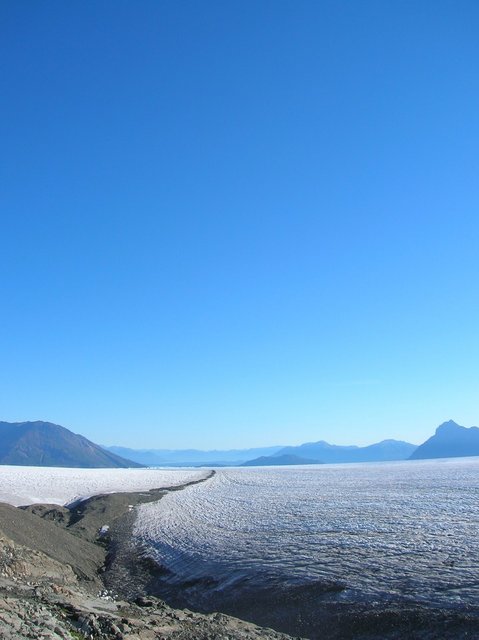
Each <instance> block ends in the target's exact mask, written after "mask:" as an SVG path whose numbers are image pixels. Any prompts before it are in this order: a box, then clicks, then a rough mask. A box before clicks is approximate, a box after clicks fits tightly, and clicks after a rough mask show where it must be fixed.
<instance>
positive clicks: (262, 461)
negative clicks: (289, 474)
mask: <svg viewBox="0 0 479 640" xmlns="http://www.w3.org/2000/svg"><path fill="white" fill-rule="evenodd" d="M294 464H319V463H318V460H308V458H301V457H300V456H295V455H293V454H291V453H285V454H283V455H282V456H279V455H277V456H260V457H259V458H255V459H254V460H248V462H243V464H242V465H241V466H242V467H277V466H285V465H294Z"/></svg>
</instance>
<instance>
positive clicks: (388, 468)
mask: <svg viewBox="0 0 479 640" xmlns="http://www.w3.org/2000/svg"><path fill="white" fill-rule="evenodd" d="M478 531H479V457H476V458H455V459H449V460H427V461H410V462H392V463H375V464H367V463H364V464H349V465H339V464H338V465H321V466H314V465H311V466H308V467H295V468H294V467H282V468H278V467H276V468H271V467H270V468H262V469H260V468H256V469H255V468H249V469H246V468H245V469H222V470H218V471H217V473H216V475H215V476H214V477H213V478H211V479H210V480H208V481H207V482H203V483H201V484H197V485H194V486H191V487H188V488H185V490H184V491H176V492H172V493H169V494H168V495H166V496H165V497H164V498H163V499H162V500H160V501H159V502H154V503H150V504H145V505H142V506H141V507H140V508H139V510H138V519H137V521H136V525H135V534H136V536H137V537H138V538H139V539H140V540H141V541H142V542H143V543H144V544H145V545H146V547H147V548H149V551H150V554H151V556H152V557H153V558H154V559H156V560H157V561H158V562H159V563H160V564H162V565H163V566H165V567H166V568H167V569H170V570H171V571H172V572H173V575H172V578H171V579H172V580H173V579H174V578H173V576H176V578H175V579H176V580H177V581H181V580H187V581H193V580H197V579H200V578H202V577H205V576H211V577H213V578H214V579H215V582H214V583H212V584H214V585H215V586H214V588H215V589H216V588H218V585H222V586H223V587H225V586H227V585H229V584H231V583H232V581H233V580H237V582H238V583H239V584H243V582H244V579H245V578H246V579H248V580H250V581H254V583H258V584H265V583H266V582H267V584H271V583H272V582H271V581H275V580H276V581H278V582H279V583H280V584H282V585H284V584H286V583H288V584H306V583H311V582H314V581H316V580H318V581H328V580H329V581H333V582H335V583H339V584H342V585H344V587H345V590H344V591H342V593H341V598H343V599H344V598H347V597H352V596H353V594H356V595H354V597H356V596H357V594H361V597H365V598H367V599H370V598H372V599H374V598H378V597H383V596H384V597H389V596H392V595H394V596H396V597H401V598H407V599H408V598H412V599H413V600H421V601H428V602H434V603H441V604H442V605H444V604H446V605H448V606H449V605H456V606H457V605H460V606H462V605H466V604H474V603H475V604H478V603H479V536H478ZM212 588H213V587H212Z"/></svg>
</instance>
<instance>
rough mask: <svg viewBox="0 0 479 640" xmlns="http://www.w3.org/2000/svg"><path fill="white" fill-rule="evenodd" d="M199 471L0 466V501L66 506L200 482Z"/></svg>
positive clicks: (204, 473)
mask: <svg viewBox="0 0 479 640" xmlns="http://www.w3.org/2000/svg"><path fill="white" fill-rule="evenodd" d="M207 475H208V471H203V470H200V471H198V470H191V469H189V470H176V469H171V470H170V469H70V468H57V467H54V468H52V467H20V466H3V465H0V502H8V503H10V504H13V505H15V506H19V505H25V504H33V503H36V502H46V503H52V504H68V503H69V502H73V501H75V500H79V499H81V498H87V497H89V496H93V495H97V494H99V493H112V492H115V491H143V490H147V489H160V488H163V487H172V486H178V485H181V484H185V483H187V482H190V481H192V480H200V479H201V478H204V477H206V476H207Z"/></svg>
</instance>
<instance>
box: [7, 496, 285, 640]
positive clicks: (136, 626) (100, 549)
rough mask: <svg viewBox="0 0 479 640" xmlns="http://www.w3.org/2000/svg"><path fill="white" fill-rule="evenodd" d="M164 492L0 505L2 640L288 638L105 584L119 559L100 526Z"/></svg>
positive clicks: (115, 523) (114, 524)
mask: <svg viewBox="0 0 479 640" xmlns="http://www.w3.org/2000/svg"><path fill="white" fill-rule="evenodd" d="M161 495H162V492H161V491H148V492H144V493H134V494H110V495H106V496H97V497H95V498H91V499H89V500H87V501H85V502H82V503H81V504H80V505H77V506H76V507H74V508H72V509H71V510H68V509H66V508H64V507H58V506H56V505H32V506H30V507H26V508H16V507H12V506H10V505H7V504H0V637H1V638H2V640H3V639H5V640H23V639H27V638H29V639H33V638H35V639H37V638H44V639H45V640H59V639H63V640H65V639H71V638H76V639H78V638H91V639H100V638H114V639H115V640H121V639H123V638H124V639H131V640H133V639H141V640H158V639H160V638H165V639H169V638H172V639H178V640H193V639H195V640H202V639H204V640H207V639H208V640H214V639H217V640H223V639H224V640H226V639H230V640H236V639H238V640H239V639H245V640H246V639H258V638H266V639H267V638H271V639H276V640H281V639H283V640H284V639H286V638H288V636H286V635H284V634H281V633H278V632H275V631H272V630H269V629H263V628H260V627H258V626H256V625H254V624H249V623H247V622H243V621H241V620H238V619H236V618H232V617H229V616H226V615H223V614H219V613H214V614H210V615H204V614H199V613H193V612H191V611H188V610H175V609H172V608H171V607H168V606H167V605H166V604H165V603H164V602H163V601H161V600H159V599H157V598H153V597H148V598H146V597H139V598H137V599H136V600H135V602H127V601H125V600H117V599H116V598H115V594H113V593H111V592H109V591H107V590H106V589H105V586H104V582H103V580H102V576H103V575H107V574H108V573H109V570H110V568H111V567H112V566H116V565H117V564H118V559H116V558H115V557H114V554H112V553H110V552H109V549H110V547H111V546H112V545H111V544H110V543H111V541H110V540H109V537H110V532H107V533H106V534H100V530H101V527H102V526H103V525H105V524H108V525H109V526H110V527H111V529H112V530H115V528H118V523H119V522H120V521H121V519H122V518H123V517H124V516H125V515H127V514H128V513H129V512H130V511H131V510H132V508H133V506H134V505H136V504H139V503H142V502H147V501H152V500H157V499H159V498H160V497H161ZM120 529H121V527H120ZM115 570H116V571H117V570H118V568H117V567H116V569H115Z"/></svg>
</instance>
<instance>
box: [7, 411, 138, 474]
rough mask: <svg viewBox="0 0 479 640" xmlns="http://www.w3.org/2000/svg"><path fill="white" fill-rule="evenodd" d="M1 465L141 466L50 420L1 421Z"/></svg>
mask: <svg viewBox="0 0 479 640" xmlns="http://www.w3.org/2000/svg"><path fill="white" fill-rule="evenodd" d="M0 464H13V465H26V466H41V467H89V468H110V467H115V468H125V467H141V466H142V465H141V464H138V463H137V462H134V461H132V460H126V459H125V458H122V457H120V456H117V455H116V454H114V453H112V452H111V451H106V450H105V449H103V448H102V447H100V446H98V445H97V444H94V443H93V442H90V440H87V439H86V438H84V437H83V436H80V435H76V434H75V433H72V432H71V431H69V430H68V429H65V428H64V427H61V426H60V425H57V424H52V423H51V422H0Z"/></svg>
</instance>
